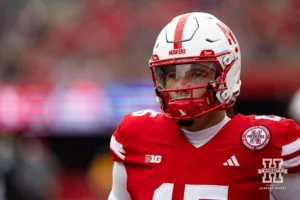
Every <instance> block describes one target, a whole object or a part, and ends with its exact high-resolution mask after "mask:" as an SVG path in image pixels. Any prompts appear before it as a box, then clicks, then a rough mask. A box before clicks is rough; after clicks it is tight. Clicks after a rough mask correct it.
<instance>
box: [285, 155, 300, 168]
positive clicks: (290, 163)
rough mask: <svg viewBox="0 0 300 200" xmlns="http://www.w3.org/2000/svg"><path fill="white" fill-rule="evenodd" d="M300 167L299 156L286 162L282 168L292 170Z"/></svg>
mask: <svg viewBox="0 0 300 200" xmlns="http://www.w3.org/2000/svg"><path fill="white" fill-rule="evenodd" d="M298 165H300V156H297V157H295V158H292V159H290V160H284V161H283V164H282V167H283V168H291V167H296V166H298Z"/></svg>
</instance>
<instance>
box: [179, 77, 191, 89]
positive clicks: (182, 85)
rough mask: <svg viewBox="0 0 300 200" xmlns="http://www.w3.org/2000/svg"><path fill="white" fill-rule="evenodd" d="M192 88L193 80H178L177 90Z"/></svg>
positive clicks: (184, 78) (183, 78)
mask: <svg viewBox="0 0 300 200" xmlns="http://www.w3.org/2000/svg"><path fill="white" fill-rule="evenodd" d="M191 86H192V83H191V80H189V79H188V78H186V77H180V78H178V79H177V80H176V89H182V88H189V87H191Z"/></svg>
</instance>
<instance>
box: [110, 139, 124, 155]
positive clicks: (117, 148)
mask: <svg viewBox="0 0 300 200" xmlns="http://www.w3.org/2000/svg"><path fill="white" fill-rule="evenodd" d="M110 148H111V150H112V151H113V152H115V154H116V155H117V156H119V158H121V159H122V160H124V159H125V156H124V155H123V154H122V153H125V150H124V149H123V145H122V144H121V143H119V142H118V141H117V140H116V138H115V136H112V137H111V140H110Z"/></svg>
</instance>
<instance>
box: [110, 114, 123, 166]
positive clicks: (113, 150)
mask: <svg viewBox="0 0 300 200" xmlns="http://www.w3.org/2000/svg"><path fill="white" fill-rule="evenodd" d="M124 124H125V118H124V119H123V120H122V121H121V123H120V124H119V126H118V128H117V129H116V130H115V132H114V133H113V135H112V136H111V140H110V155H111V158H112V160H113V161H116V162H123V161H124V160H125V156H126V151H125V149H124V145H125V146H126V136H125V131H124V126H125V125H124Z"/></svg>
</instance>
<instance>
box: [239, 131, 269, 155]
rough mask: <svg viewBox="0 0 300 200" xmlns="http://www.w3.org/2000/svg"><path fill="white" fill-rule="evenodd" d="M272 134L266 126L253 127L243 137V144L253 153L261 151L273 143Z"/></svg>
mask: <svg viewBox="0 0 300 200" xmlns="http://www.w3.org/2000/svg"><path fill="white" fill-rule="evenodd" d="M271 137H272V136H271V132H270V131H269V129H268V128H267V127H265V126H261V125H259V126H252V127H250V128H248V129H247V130H245V131H244V132H243V133H242V135H241V142H242V144H243V145H244V146H245V147H246V148H247V149H249V150H251V151H260V150H262V149H264V148H266V147H267V146H268V144H269V143H270V141H271Z"/></svg>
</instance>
